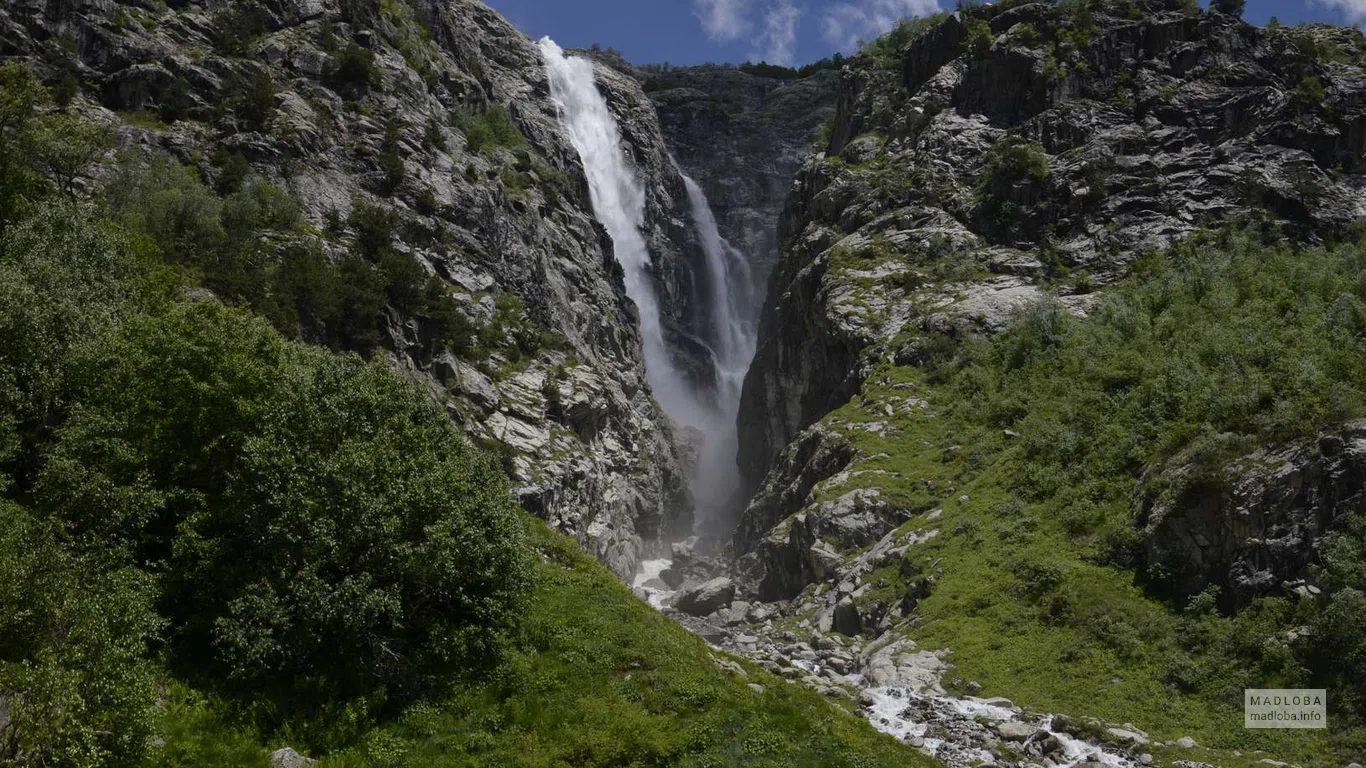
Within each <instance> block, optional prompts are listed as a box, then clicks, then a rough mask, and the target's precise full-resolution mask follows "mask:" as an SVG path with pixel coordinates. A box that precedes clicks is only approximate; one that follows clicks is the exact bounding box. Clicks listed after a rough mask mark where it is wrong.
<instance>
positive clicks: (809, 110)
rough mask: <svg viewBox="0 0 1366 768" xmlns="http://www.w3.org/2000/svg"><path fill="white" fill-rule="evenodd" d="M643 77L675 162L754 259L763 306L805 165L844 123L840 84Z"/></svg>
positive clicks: (831, 80) (714, 72)
mask: <svg viewBox="0 0 1366 768" xmlns="http://www.w3.org/2000/svg"><path fill="white" fill-rule="evenodd" d="M638 76H639V77H642V78H643V79H644V87H645V90H646V92H647V93H648V94H649V96H650V100H651V101H652V102H653V103H654V105H655V109H656V110H657V111H658V113H659V121H660V126H661V128H662V130H663V132H664V136H665V138H666V139H667V140H668V144H669V148H670V149H671V150H672V151H673V155H674V158H675V159H676V160H677V161H678V164H679V165H680V166H682V168H683V170H684V171H685V172H686V173H687V174H688V175H689V176H691V177H692V178H693V179H695V180H696V181H697V182H698V184H700V185H701V186H702V189H703V192H705V193H706V195H707V199H708V201H709V202H710V203H711V208H712V212H713V213H714V214H715V215H716V220H717V225H718V227H719V228H720V230H721V235H722V236H723V237H725V238H726V240H728V241H729V242H730V243H731V244H732V245H734V246H735V247H736V248H739V249H740V251H741V252H743V253H744V254H745V255H746V256H747V257H748V258H749V260H750V265H751V268H752V271H753V275H754V279H755V291H754V295H755V297H756V302H762V300H763V294H764V289H765V286H766V284H767V279H768V276H769V275H770V274H772V272H773V268H774V266H775V265H776V264H777V262H778V218H779V215H780V214H781V213H782V210H783V205H784V203H785V202H786V200H787V196H788V194H789V193H790V192H791V190H792V179H793V178H794V177H795V176H796V173H797V169H798V168H800V167H801V163H802V159H803V158H804V157H805V156H806V154H807V153H808V152H809V151H810V149H811V147H812V145H813V142H814V141H815V139H816V135H817V134H818V132H819V130H820V128H821V126H823V125H825V124H826V123H827V122H828V121H829V120H830V118H831V116H832V115H833V113H834V106H835V84H836V82H837V81H838V74H837V73H835V72H832V71H822V72H818V73H816V74H814V75H811V76H810V77H806V78H801V79H794V80H778V79H774V78H768V77H759V76H755V75H751V74H747V73H745V72H742V71H740V70H738V69H735V68H732V67H720V66H700V67H681V68H671V69H668V70H662V71H661V70H653V69H652V70H643V71H641V72H640V73H638ZM758 310H759V306H757V305H756V306H755V307H754V317H755V318H757V316H758Z"/></svg>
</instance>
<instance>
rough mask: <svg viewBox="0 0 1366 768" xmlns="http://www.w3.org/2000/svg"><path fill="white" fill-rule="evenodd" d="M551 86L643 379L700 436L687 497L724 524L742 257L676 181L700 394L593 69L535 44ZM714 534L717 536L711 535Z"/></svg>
mask: <svg viewBox="0 0 1366 768" xmlns="http://www.w3.org/2000/svg"><path fill="white" fill-rule="evenodd" d="M540 47H541V53H542V56H543V57H544V59H545V66H546V72H547V75H548V76H549V79H550V95H551V98H552V99H553V100H554V102H555V105H556V107H557V108H558V110H559V113H560V121H561V123H562V124H563V126H564V129H565V132H566V133H567V134H568V135H569V139H570V141H571V142H572V143H573V145H574V148H575V149H576V150H578V153H579V158H580V159H581V160H582V161H583V168H584V173H585V175H586V176H587V177H588V188H589V194H590V197H591V199H592V203H593V212H594V214H595V215H596V216H597V218H598V221H600V222H601V223H602V225H603V227H605V228H606V229H607V232H608V234H609V235H611V236H612V243H613V250H614V255H615V257H616V260H617V262H618V263H620V264H621V266H622V269H623V271H624V272H625V277H626V294H627V296H629V297H630V299H631V300H632V301H633V302H635V304H636V307H637V309H638V310H639V315H640V335H641V340H642V342H643V344H644V348H645V375H646V378H647V379H648V381H649V383H650V388H651V389H652V390H653V391H654V395H655V399H656V400H658V401H659V404H660V407H662V408H663V409H664V412H665V414H667V415H668V417H669V418H670V419H671V420H672V421H673V422H674V423H676V424H678V425H681V426H684V427H691V428H693V429H696V430H697V431H698V432H700V433H701V435H702V437H703V444H702V448H701V451H700V454H699V456H698V460H697V463H696V466H695V467H694V468H693V473H694V476H693V477H692V478H691V480H692V487H693V496H694V499H695V500H696V503H697V510H696V519H697V521H698V525H699V526H707V524H708V523H711V524H712V525H713V526H716V525H718V524H720V525H724V524H726V523H727V522H728V521H726V520H725V519H724V514H725V512H726V511H727V510H729V508H730V505H731V503H732V502H733V498H732V497H733V495H734V493H735V491H736V490H738V488H739V484H740V482H739V481H740V478H739V470H738V468H737V467H736V464H735V451H736V434H735V416H736V411H737V410H738V407H739V400H740V388H741V385H742V384H743V381H744V375H745V370H746V369H747V368H748V366H749V361H750V358H752V357H753V356H754V344H755V333H754V328H753V324H752V323H748V322H745V321H744V320H743V319H742V318H743V317H744V316H745V314H746V313H745V310H746V309H747V307H748V302H749V298H748V297H747V296H745V295H744V294H742V293H739V291H748V290H749V286H750V284H751V281H750V279H749V275H748V266H747V264H746V263H745V260H744V259H743V257H742V256H741V254H739V253H738V252H736V251H735V249H734V248H732V247H731V246H730V245H729V244H728V243H726V242H725V240H723V239H722V238H721V235H720V233H719V232H718V231H717V228H716V220H715V218H714V217H713V216H712V213H711V209H710V208H709V207H708V205H707V201H706V197H705V196H704V195H703V194H702V190H701V188H699V187H698V186H697V184H696V183H694V182H693V181H692V180H691V179H688V178H687V177H684V182H685V184H686V186H687V190H688V197H689V203H690V205H691V208H692V216H693V221H694V225H695V227H696V229H697V231H698V233H699V235H700V236H701V238H702V243H703V250H704V252H705V254H706V271H707V274H706V275H705V278H706V281H707V286H708V294H709V296H708V300H709V303H710V310H711V312H712V322H711V323H710V326H709V328H708V329H705V332H704V333H702V334H701V335H702V336H703V337H704V338H705V340H706V342H707V345H708V347H709V349H710V351H711V358H712V364H713V366H714V367H715V374H716V376H715V379H716V382H717V392H716V393H715V396H711V394H710V393H707V396H705V397H704V396H702V394H703V393H699V392H696V391H694V390H693V388H692V387H691V386H690V385H689V384H688V383H687V381H686V380H685V378H684V377H683V375H682V374H681V373H680V372H679V371H678V369H677V367H676V366H675V365H674V362H673V358H672V355H671V354H670V351H669V349H668V346H667V344H666V343H665V340H664V328H663V322H662V320H661V316H660V306H659V296H658V294H657V293H656V291H655V287H654V282H653V278H652V276H651V274H650V252H649V249H648V247H647V246H646V244H645V238H644V236H643V235H642V234H641V228H642V227H643V226H644V224H645V190H644V187H643V186H642V184H641V182H640V179H639V178H638V177H637V175H636V173H635V169H634V168H633V167H632V165H631V163H630V161H629V160H628V159H627V157H626V153H625V152H624V151H623V148H622V142H621V131H620V129H619V128H618V127H617V123H616V119H615V118H614V117H613V116H612V113H611V111H610V110H609V109H608V107H607V100H606V99H605V98H604V97H603V95H602V94H601V93H600V92H599V91H598V88H597V84H596V81H595V76H594V67H593V62H592V61H590V60H587V59H583V58H574V57H570V56H566V55H565V53H564V51H563V50H562V49H561V48H560V47H559V46H558V45H556V44H555V42H554V41H553V40H551V39H550V38H548V37H547V38H543V39H542V40H541V42H540ZM716 532H718V533H720V532H724V531H716Z"/></svg>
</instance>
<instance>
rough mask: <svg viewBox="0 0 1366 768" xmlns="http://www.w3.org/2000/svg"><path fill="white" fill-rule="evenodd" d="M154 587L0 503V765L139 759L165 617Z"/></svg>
mask: <svg viewBox="0 0 1366 768" xmlns="http://www.w3.org/2000/svg"><path fill="white" fill-rule="evenodd" d="M151 587H152V579H151V577H150V576H149V575H148V574H146V573H141V572H138V571H136V570H133V569H130V568H117V569H109V570H105V569H102V568H101V567H100V565H99V564H98V558H95V557H78V556H75V555H73V554H72V553H71V552H69V551H67V550H66V549H65V548H64V547H62V546H61V545H60V543H59V542H58V531H57V530H56V526H54V525H51V524H49V523H46V522H43V521H41V520H38V519H35V518H34V517H32V516H31V515H29V514H28V513H27V512H25V511H24V510H22V509H20V508H19V507H17V506H15V505H14V504H11V503H10V502H9V501H6V500H4V499H0V691H3V692H4V693H5V698H6V701H5V704H6V707H7V710H8V711H7V715H8V718H7V720H8V723H7V724H6V726H5V727H4V728H0V763H5V764H7V765H47V766H60V767H61V768H104V767H106V766H133V765H137V764H139V761H140V759H141V758H142V757H143V755H144V753H145V751H146V748H147V739H148V737H150V736H151V727H150V725H151V724H150V720H151V714H152V706H153V703H154V701H155V691H154V688H153V685H152V682H153V675H152V666H151V664H150V663H149V662H148V660H147V658H146V653H147V645H148V641H149V639H150V638H151V637H152V636H153V635H154V633H155V632H156V631H157V630H158V629H159V628H160V623H161V622H160V621H159V620H158V619H157V617H156V614H155V613H154V612H153V610H152V607H151V606H152V589H151Z"/></svg>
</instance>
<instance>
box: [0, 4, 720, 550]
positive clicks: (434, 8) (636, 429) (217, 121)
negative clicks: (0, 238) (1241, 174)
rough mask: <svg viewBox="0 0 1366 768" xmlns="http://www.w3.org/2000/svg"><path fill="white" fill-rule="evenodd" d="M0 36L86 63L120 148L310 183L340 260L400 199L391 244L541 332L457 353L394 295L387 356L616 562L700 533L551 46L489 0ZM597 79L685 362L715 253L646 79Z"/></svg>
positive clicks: (98, 16)
mask: <svg viewBox="0 0 1366 768" xmlns="http://www.w3.org/2000/svg"><path fill="white" fill-rule="evenodd" d="M0 55H2V56H4V57H18V58H21V59H25V60H28V61H30V62H32V63H33V65H34V66H35V68H36V69H38V70H39V72H40V74H42V76H43V77H44V78H45V79H47V80H48V82H50V83H55V84H60V83H64V82H73V81H74V82H75V83H76V93H75V95H74V96H73V101H72V106H71V108H72V109H75V110H78V111H80V112H81V113H83V114H86V115H88V116H90V117H92V118H93V119H96V120H99V121H101V122H104V123H106V124H109V125H115V126H118V135H119V143H120V144H121V146H122V147H123V148H125V149H130V150H135V151H141V152H161V153H166V154H169V155H170V156H172V157H174V158H175V159H177V160H179V161H180V162H181V163H183V164H186V165H189V166H191V167H193V168H194V169H195V170H196V171H197V172H198V174H199V175H200V177H201V178H204V179H206V180H207V181H209V182H210V183H215V184H218V183H221V181H222V180H223V179H224V178H225V173H227V171H226V170H225V165H224V164H223V163H222V162H221V160H220V161H219V162H215V158H227V157H231V156H233V155H240V156H241V158H243V159H245V161H246V162H247V163H249V165H250V168H251V172H252V174H254V175H255V176H259V177H261V178H264V179H268V180H271V181H273V182H275V183H276V184H278V185H279V186H281V187H283V188H284V189H286V190H287V191H288V192H289V193H290V194H291V195H292V196H294V197H295V198H297V199H298V200H299V201H300V203H301V204H302V206H303V209H304V211H305V215H306V216H307V218H308V219H309V220H310V222H311V223H312V224H313V225H315V226H316V228H317V230H318V231H320V232H324V233H329V234H327V235H326V237H325V238H324V240H325V243H326V246H325V247H326V248H328V249H329V251H330V252H331V254H332V255H333V256H336V255H338V254H341V253H344V252H345V251H346V250H347V249H348V248H350V247H351V246H350V245H349V244H350V243H351V242H352V241H353V239H354V237H353V236H354V235H355V234H356V232H355V230H354V228H351V229H348V228H347V225H346V221H347V216H348V213H349V212H350V211H352V210H353V208H354V207H355V205H356V203H357V202H358V201H364V202H366V203H367V204H370V205H374V206H378V207H379V208H380V209H381V210H384V211H387V212H388V213H389V214H391V215H392V216H393V217H394V219H395V227H394V229H395V231H396V232H397V233H399V237H398V238H397V243H396V246H395V247H397V248H398V249H400V250H401V251H403V252H405V253H407V254H409V255H411V256H413V257H414V258H415V259H416V260H417V262H418V263H419V264H420V265H421V266H422V267H423V268H425V269H426V270H427V271H428V272H429V273H430V274H432V275H434V276H436V277H438V278H440V279H441V281H442V283H443V284H444V286H445V287H446V289H447V290H448V291H449V293H450V295H451V296H452V297H454V298H455V299H456V300H457V301H458V302H459V303H460V306H461V308H462V312H463V314H464V315H465V316H466V318H465V319H466V320H467V321H468V322H469V323H470V324H471V325H473V326H474V327H476V328H484V329H487V333H489V334H492V335H494V336H497V335H500V334H506V335H508V336H509V337H510V336H511V335H513V334H517V335H518V337H519V338H520V339H522V340H523V341H525V340H528V339H529V340H531V342H532V343H530V344H526V343H519V344H518V345H517V346H521V347H534V348H528V349H525V350H524V351H523V353H522V354H520V355H519V356H518V357H520V359H513V356H512V355H510V354H508V353H507V352H505V351H500V350H503V349H504V347H503V346H499V348H498V349H483V348H475V349H472V350H469V351H460V352H457V351H456V350H453V349H450V348H448V347H447V345H446V344H445V343H444V341H443V339H440V338H434V337H433V336H432V332H431V329H429V328H427V327H425V325H424V323H422V322H420V321H419V319H417V318H414V317H411V316H407V315H405V314H404V313H403V312H402V311H400V310H399V309H397V308H395V307H392V306H391V307H389V309H388V310H387V311H386V313H385V317H384V318H376V325H377V327H378V330H380V331H381V337H382V339H383V347H384V348H385V350H386V351H387V354H388V356H389V357H390V358H391V360H392V361H393V363H394V364H395V365H396V366H398V367H400V368H402V369H404V370H406V371H408V372H410V373H411V374H412V375H413V376H414V377H415V378H417V379H418V380H420V381H422V382H424V383H425V385H426V386H427V387H428V388H429V389H430V390H431V392H432V394H433V396H434V397H437V398H439V399H442V400H444V401H445V402H446V403H447V407H448V410H449V412H450V414H451V417H452V418H453V419H455V420H456V421H458V422H460V423H461V424H463V425H464V426H465V427H466V428H467V430H468V431H469V432H470V433H471V435H473V436H474V437H476V438H478V439H481V440H484V441H487V442H489V443H490V444H494V445H501V446H503V447H502V448H501V449H500V450H502V451H503V452H504V454H505V459H506V463H507V464H508V467H509V469H510V472H511V474H512V475H513V477H514V478H515V481H516V484H517V486H518V494H519V496H520V498H521V500H522V501H523V503H524V504H525V505H526V506H527V507H528V508H529V509H530V510H532V511H533V512H535V513H536V514H538V515H540V516H542V517H544V518H546V519H547V520H549V521H550V522H551V523H553V524H554V525H555V526H556V527H557V528H559V529H560V530H562V531H565V532H567V533H570V534H572V535H573V536H575V537H576V538H577V539H578V540H579V541H580V542H581V543H582V544H583V545H584V547H585V548H586V549H588V550H589V551H590V552H592V553H593V554H595V555H596V556H597V557H599V558H600V559H601V560H602V561H603V562H604V563H606V564H607V565H608V566H610V567H611V568H612V569H613V570H614V571H616V572H617V573H618V574H620V575H622V576H627V575H629V574H630V573H631V571H632V570H633V569H634V567H635V564H636V562H637V561H638V560H639V559H640V557H641V556H642V554H643V553H644V552H645V551H646V550H647V549H649V548H651V547H652V546H654V544H655V542H658V541H659V540H661V539H665V538H674V537H675V535H676V534H680V533H683V532H686V531H687V530H688V529H689V528H690V515H691V511H690V502H689V499H688V493H687V490H686V488H685V487H684V467H683V466H682V463H681V461H680V458H679V451H678V449H677V447H676V441H675V437H674V435H673V430H672V428H671V426H670V425H669V424H667V423H666V419H665V418H664V417H663V416H662V414H661V411H660V409H659V408H658V406H657V404H656V403H655V402H654V401H653V399H652V397H651V394H650V391H649V389H648V386H647V384H646V379H645V375H644V365H643V362H642V352H641V342H640V338H639V333H638V325H637V318H636V314H635V310H634V307H633V306H632V305H631V302H630V301H629V300H628V299H627V297H626V294H625V289H624V286H623V281H622V273H621V269H620V267H619V266H618V265H617V264H616V262H615V261H614V259H613V254H612V250H611V243H610V242H609V240H608V238H607V237H606V235H605V233H604V231H603V229H602V227H601V226H600V225H599V224H598V223H597V221H596V220H595V219H594V216H593V211H592V207H591V204H590V200H589V195H588V188H587V182H586V180H585V178H584V174H583V170H582V167H581V165H580V161H579V158H578V155H577V153H576V151H575V150H574V148H573V146H572V145H571V144H570V142H569V140H568V138H567V137H566V136H565V135H564V132H563V130H562V129H561V126H560V122H559V119H558V116H557V113H556V108H555V105H554V103H553V102H552V101H551V99H550V94H549V88H548V83H547V79H546V75H545V72H544V67H543V62H542V60H541V56H540V53H539V51H538V49H537V47H536V45H535V44H534V43H533V42H532V41H531V40H530V39H528V38H527V37H526V36H525V35H523V34H522V33H521V32H519V31H517V30H516V29H515V28H514V27H512V26H511V25H510V24H508V23H507V22H506V21H505V20H504V19H503V18H502V17H500V16H499V15H498V14H497V13H495V12H494V11H493V10H491V9H490V8H488V7H487V6H486V5H484V4H483V3H481V2H478V0H442V1H440V2H437V1H435V0H404V1H403V2H396V3H384V4H381V3H379V2H377V1H375V0H263V1H262V2H259V3H221V2H200V1H199V0H189V1H188V2H177V3H171V4H170V5H169V6H167V5H166V4H159V3H137V4H133V3H110V2H102V1H96V0H74V1H73V2H65V3H47V2H39V1H36V0H34V1H30V0H18V2H12V3H6V4H5V6H4V7H3V9H0ZM600 79H601V83H602V88H603V90H604V92H605V93H607V94H608V96H609V98H610V100H611V102H612V106H613V108H614V110H616V111H617V112H618V115H619V117H620V119H621V122H622V128H623V134H624V135H625V137H626V141H627V143H628V144H629V147H628V149H629V151H630V154H631V156H632V157H633V158H634V159H635V160H636V163H637V168H638V172H639V173H640V174H641V177H642V181H643V183H644V186H645V188H646V189H647V190H648V194H649V201H648V204H647V211H648V217H647V218H648V220H647V222H646V234H647V237H648V239H649V242H650V244H651V247H652V248H653V249H654V253H653V256H654V262H655V264H656V266H657V271H658V275H657V277H658V280H659V282H660V286H661V287H660V293H661V295H664V296H667V297H668V303H669V306H670V307H671V308H672V310H671V311H672V314H671V315H670V318H671V327H672V328H673V330H674V331H675V332H674V334H673V335H674V337H675V338H676V340H678V348H679V349H680V350H681V351H680V353H679V354H680V357H682V358H689V357H690V356H691V357H692V358H694V359H695V358H696V354H695V353H692V352H689V345H688V344H687V343H686V339H687V338H688V336H689V330H688V324H689V323H690V322H691V320H690V317H689V314H688V313H689V306H690V305H689V304H688V300H687V293H688V290H689V282H690V280H691V279H692V278H690V277H689V274H690V273H689V270H690V269H691V267H690V263H695V261H694V260H696V259H698V258H700V254H699V253H698V252H697V247H696V238H695V237H693V236H691V235H690V233H689V225H688V223H687V222H688V221H689V219H688V216H687V212H688V209H687V196H686V193H685V190H684V187H683V185H682V180H681V178H680V177H679V175H678V173H677V172H676V171H675V170H674V168H673V166H672V164H671V163H669V162H668V156H667V152H666V151H665V149H664V143H663V140H662V138H661V136H660V133H659V129H658V123H657V119H656V117H655V114H654V110H653V108H652V107H651V105H650V102H649V100H648V99H647V98H646V97H645V95H644V93H643V91H642V90H641V89H640V87H639V85H638V83H637V82H636V81H634V80H633V79H631V78H627V77H623V76H619V75H616V74H615V73H611V72H608V71H606V70H604V71H603V72H602V73H601V77H600ZM504 116H505V119H504ZM509 126H511V127H510V128H509ZM690 243H691V245H690ZM513 299H515V300H513ZM538 339H539V341H537V340H538ZM695 367H699V368H700V366H695Z"/></svg>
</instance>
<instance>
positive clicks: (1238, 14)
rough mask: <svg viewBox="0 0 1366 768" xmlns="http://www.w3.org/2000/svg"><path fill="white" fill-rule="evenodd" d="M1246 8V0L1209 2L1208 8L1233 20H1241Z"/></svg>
mask: <svg viewBox="0 0 1366 768" xmlns="http://www.w3.org/2000/svg"><path fill="white" fill-rule="evenodd" d="M1246 7H1247V0H1211V2H1210V8H1212V9H1214V10H1216V11H1218V12H1219V13H1222V14H1225V15H1227V16H1233V17H1235V18H1242V16H1243V9H1244V8H1246Z"/></svg>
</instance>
